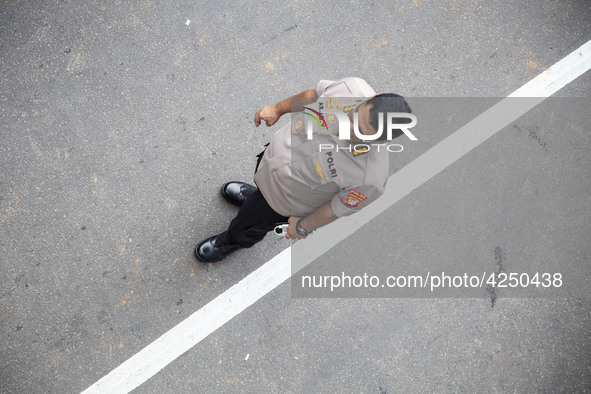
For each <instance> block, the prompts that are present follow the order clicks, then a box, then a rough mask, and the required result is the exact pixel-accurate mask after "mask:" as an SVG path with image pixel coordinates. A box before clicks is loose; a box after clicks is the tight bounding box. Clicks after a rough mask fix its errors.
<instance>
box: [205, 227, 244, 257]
mask: <svg viewBox="0 0 591 394" xmlns="http://www.w3.org/2000/svg"><path fill="white" fill-rule="evenodd" d="M222 234H223V233H222ZM222 234H218V235H214V236H212V237H209V238H207V239H205V240H204V241H201V243H200V244H199V245H197V246H196V247H195V257H197V259H198V260H201V261H203V262H205V263H215V262H216V261H220V260H223V259H225V258H226V257H228V256H229V255H230V254H231V253H232V252H234V251H236V250H238V249H240V246H238V245H234V244H223V242H222V241H221V238H220V235H222Z"/></svg>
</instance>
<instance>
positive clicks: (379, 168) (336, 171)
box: [254, 78, 388, 217]
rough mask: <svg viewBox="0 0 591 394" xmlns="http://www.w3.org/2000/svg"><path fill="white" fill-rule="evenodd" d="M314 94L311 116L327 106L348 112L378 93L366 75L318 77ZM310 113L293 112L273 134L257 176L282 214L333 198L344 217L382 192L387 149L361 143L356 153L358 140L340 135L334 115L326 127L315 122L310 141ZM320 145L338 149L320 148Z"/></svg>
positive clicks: (301, 213)
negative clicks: (340, 137) (342, 138)
mask: <svg viewBox="0 0 591 394" xmlns="http://www.w3.org/2000/svg"><path fill="white" fill-rule="evenodd" d="M316 95H317V96H318V97H319V98H318V100H317V101H316V102H315V103H314V104H310V105H308V106H307V107H308V108H309V109H308V110H306V112H309V113H310V114H314V112H313V111H311V110H314V111H317V112H319V113H320V114H322V111H323V109H336V110H342V111H344V112H349V111H351V110H353V107H354V106H355V105H358V104H360V103H362V102H363V101H365V100H367V99H368V98H370V97H372V96H374V95H375V91H374V90H373V89H372V88H371V87H370V86H369V85H368V84H367V82H365V81H364V80H362V79H359V78H345V79H342V80H339V81H327V80H322V81H320V82H319V83H318V84H317V85H316ZM307 116H308V115H306V114H303V113H293V114H292V119H291V122H290V123H289V124H286V125H285V126H283V127H282V128H281V129H280V130H279V131H278V132H277V133H275V135H274V136H273V138H272V139H271V142H270V144H269V146H268V147H267V149H266V151H265V154H264V155H263V158H262V160H261V163H260V165H259V168H258V170H257V172H256V174H255V176H254V180H255V183H256V184H257V186H258V188H259V190H260V191H261V193H262V194H263V196H264V197H265V199H266V200H267V202H268V203H269V205H270V206H271V208H273V210H275V211H276V212H277V213H279V214H281V215H283V216H298V217H306V216H308V215H310V214H312V213H313V212H314V211H316V209H318V208H319V207H320V206H322V205H323V204H325V203H327V202H330V206H331V208H332V211H333V212H334V214H335V215H336V216H337V217H341V216H347V215H350V214H352V213H354V212H356V211H358V210H360V209H362V208H363V207H365V206H367V205H368V204H369V203H371V202H372V201H374V200H375V199H377V198H378V197H379V196H381V195H382V194H383V193H384V189H385V185H386V180H387V179H388V152H387V150H386V149H380V150H379V151H378V149H377V146H376V145H373V146H371V147H370V149H369V150H368V151H366V152H361V151H362V150H363V149H362V147H361V146H358V147H357V151H359V152H355V149H353V148H354V146H355V144H351V143H350V142H349V141H342V140H339V139H338V120H336V119H335V117H334V115H331V114H326V116H324V119H325V120H326V125H324V122H322V123H321V124H322V127H321V126H319V125H318V124H317V123H316V121H315V120H313V121H312V122H311V123H312V126H313V129H312V130H313V136H312V140H308V139H307V134H306V127H304V125H305V122H306V117H307ZM326 126H328V127H326ZM321 144H322V146H323V147H328V146H329V145H332V146H333V147H334V148H333V149H325V148H323V149H322V150H320V146H321ZM337 146H339V149H338V151H337V150H336V147H337Z"/></svg>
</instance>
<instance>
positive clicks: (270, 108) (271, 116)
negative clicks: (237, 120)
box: [254, 105, 281, 127]
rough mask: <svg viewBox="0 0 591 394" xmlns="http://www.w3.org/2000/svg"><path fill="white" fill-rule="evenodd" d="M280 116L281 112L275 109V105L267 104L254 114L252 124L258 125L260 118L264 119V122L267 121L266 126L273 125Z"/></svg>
mask: <svg viewBox="0 0 591 394" xmlns="http://www.w3.org/2000/svg"><path fill="white" fill-rule="evenodd" d="M280 117H281V114H280V113H279V111H278V110H277V106H275V105H267V106H266V107H263V108H262V109H260V110H259V111H258V112H257V113H256V115H255V116H254V125H255V126H256V127H259V125H260V124H261V120H264V121H265V123H267V127H269V126H273V125H274V124H275V123H277V121H278V120H279V118H280Z"/></svg>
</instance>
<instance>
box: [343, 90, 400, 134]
mask: <svg viewBox="0 0 591 394" xmlns="http://www.w3.org/2000/svg"><path fill="white" fill-rule="evenodd" d="M356 112H357V113H358V120H359V131H360V132H361V133H362V134H366V135H375V134H376V132H377V130H378V129H379V126H380V116H381V117H382V122H383V123H382V125H383V127H382V136H384V138H382V137H380V138H378V140H376V141H374V142H377V143H382V142H386V141H387V140H386V139H385V133H386V124H387V118H386V116H387V114H388V112H405V113H412V110H411V109H410V106H409V105H408V103H407V102H406V100H405V99H404V97H402V96H400V95H398V94H395V93H383V94H378V95H376V96H374V97H372V98H371V99H369V100H367V101H365V102H363V103H361V104H360V105H359V106H357V108H356ZM394 122H395V123H398V124H400V123H406V119H405V118H403V119H400V118H394ZM352 127H353V124H352V123H351V128H352ZM402 134H403V132H402V130H399V129H394V130H393V131H392V139H394V138H397V137H399V136H401V135H402ZM354 139H355V137H354Z"/></svg>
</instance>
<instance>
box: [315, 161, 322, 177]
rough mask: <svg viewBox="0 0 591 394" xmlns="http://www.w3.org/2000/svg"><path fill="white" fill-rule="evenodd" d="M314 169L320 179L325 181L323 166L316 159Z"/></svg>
mask: <svg viewBox="0 0 591 394" xmlns="http://www.w3.org/2000/svg"><path fill="white" fill-rule="evenodd" d="M314 167H315V168H316V172H317V173H318V175H320V179H322V180H324V175H323V174H322V166H321V165H320V164H319V163H318V159H314Z"/></svg>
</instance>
